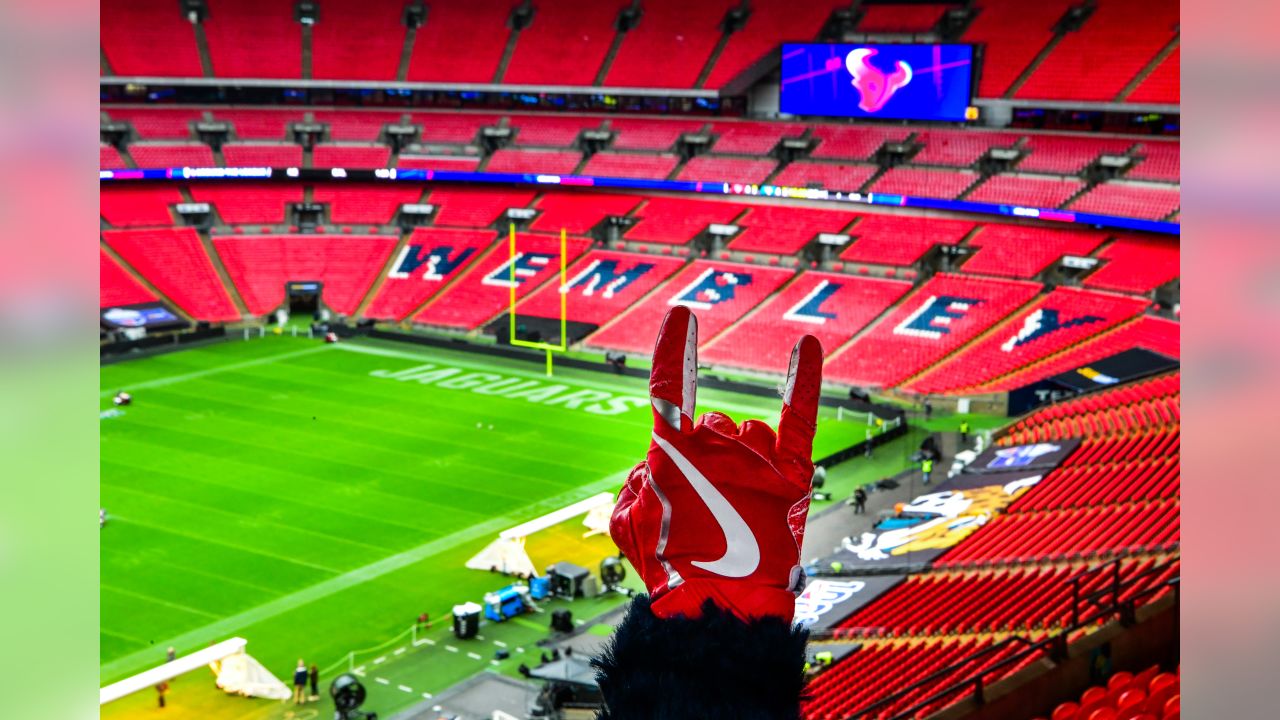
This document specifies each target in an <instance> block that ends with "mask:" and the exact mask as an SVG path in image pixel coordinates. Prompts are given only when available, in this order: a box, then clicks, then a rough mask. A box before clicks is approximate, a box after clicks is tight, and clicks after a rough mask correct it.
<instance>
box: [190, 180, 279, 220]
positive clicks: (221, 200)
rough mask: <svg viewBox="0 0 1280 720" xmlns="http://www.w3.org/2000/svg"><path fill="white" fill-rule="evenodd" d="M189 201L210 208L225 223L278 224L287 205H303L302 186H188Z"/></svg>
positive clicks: (258, 184)
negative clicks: (210, 206)
mask: <svg viewBox="0 0 1280 720" xmlns="http://www.w3.org/2000/svg"><path fill="white" fill-rule="evenodd" d="M191 198H192V199H193V200H195V201H196V202H203V203H209V204H210V205H212V206H213V207H214V209H216V210H217V211H218V216H219V217H220V218H222V222H224V223H228V224H231V225H239V224H244V223H265V224H269V225H279V224H281V223H283V222H285V220H286V219H287V213H286V211H285V207H286V205H288V204H289V203H300V202H302V186H301V185H277V184H274V183H245V184H241V183H236V184H234V185H216V184H208V185H201V184H195V185H192V186H191Z"/></svg>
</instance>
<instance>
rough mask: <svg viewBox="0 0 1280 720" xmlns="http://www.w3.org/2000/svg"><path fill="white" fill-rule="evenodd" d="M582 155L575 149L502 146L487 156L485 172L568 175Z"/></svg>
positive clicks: (576, 165) (580, 160) (579, 161)
mask: <svg viewBox="0 0 1280 720" xmlns="http://www.w3.org/2000/svg"><path fill="white" fill-rule="evenodd" d="M581 162H582V155H581V154H580V153H579V152H577V151H576V150H515V149H511V148H504V149H502V150H498V151H496V152H494V153H493V154H492V155H490V156H489V164H487V165H485V168H484V169H485V172H494V173H524V174H535V175H536V174H539V173H552V174H555V175H570V174H572V173H573V171H574V169H575V168H577V167H578V164H579V163H581Z"/></svg>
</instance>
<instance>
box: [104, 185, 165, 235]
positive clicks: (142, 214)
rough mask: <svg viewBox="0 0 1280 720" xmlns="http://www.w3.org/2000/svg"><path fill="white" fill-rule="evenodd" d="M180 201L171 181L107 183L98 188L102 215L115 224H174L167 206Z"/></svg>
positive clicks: (153, 225)
mask: <svg viewBox="0 0 1280 720" xmlns="http://www.w3.org/2000/svg"><path fill="white" fill-rule="evenodd" d="M182 201H183V200H182V193H181V192H179V190H178V188H177V187H174V186H172V185H122V186H117V185H109V186H104V187H103V188H102V189H101V190H100V191H99V192H98V204H99V209H100V211H101V213H102V218H103V219H104V220H106V221H107V222H108V223H110V224H111V225H112V226H114V227H164V226H168V225H173V224H174V220H175V218H174V216H173V215H172V214H170V212H169V208H170V207H171V206H173V205H177V204H178V203H180V202H182Z"/></svg>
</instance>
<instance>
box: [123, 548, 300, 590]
mask: <svg viewBox="0 0 1280 720" xmlns="http://www.w3.org/2000/svg"><path fill="white" fill-rule="evenodd" d="M101 552H102V554H104V555H106V556H108V557H110V556H118V557H120V558H123V559H130V560H131V559H132V555H130V554H129V553H126V552H122V551H118V550H112V549H110V548H105V547H104V548H102V549H101ZM147 564H148V565H151V566H156V567H160V568H162V569H164V570H165V571H166V572H170V573H179V572H181V573H186V574H189V575H199V576H201V577H203V578H208V579H209V580H212V581H214V582H215V583H222V584H224V585H240V586H242V587H246V588H249V589H250V590H257V591H259V592H264V593H271V594H274V593H276V592H279V591H278V590H277V589H276V588H270V587H267V586H265V585H257V584H255V583H251V582H248V581H246V580H244V579H243V578H238V577H231V576H230V575H221V574H218V573H211V572H206V571H204V570H201V569H199V568H197V567H194V566H192V565H190V564H187V565H179V564H177V563H172V562H169V561H167V560H160V559H158V558H154V557H149V558H147Z"/></svg>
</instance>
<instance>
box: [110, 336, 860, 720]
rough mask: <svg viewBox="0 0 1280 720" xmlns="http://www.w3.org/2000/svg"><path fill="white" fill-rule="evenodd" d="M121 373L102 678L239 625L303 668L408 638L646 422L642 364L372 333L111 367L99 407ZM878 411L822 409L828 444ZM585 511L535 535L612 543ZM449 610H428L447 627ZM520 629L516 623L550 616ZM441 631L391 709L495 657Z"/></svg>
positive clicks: (222, 347) (375, 690)
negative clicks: (481, 564) (464, 653)
mask: <svg viewBox="0 0 1280 720" xmlns="http://www.w3.org/2000/svg"><path fill="white" fill-rule="evenodd" d="M118 390H127V391H129V392H130V393H132V395H133V396H134V404H133V405H132V406H129V407H127V408H125V409H124V412H123V414H120V415H114V413H110V412H107V413H104V417H103V419H102V420H101V438H102V445H101V453H102V461H101V462H102V464H101V473H102V474H101V493H102V506H103V507H104V508H106V510H107V513H108V516H109V522H108V524H107V525H106V527H105V528H104V529H103V530H102V533H101V537H102V543H101V546H102V549H101V652H100V658H101V667H100V674H101V680H102V682H103V683H107V682H112V681H115V680H118V679H120V678H122V677H126V676H129V675H131V674H133V673H136V672H138V671H140V670H143V669H146V668H148V667H151V666H154V665H156V664H157V663H159V662H161V661H163V659H164V651H165V648H167V647H169V646H173V647H175V648H176V650H177V652H178V653H179V654H180V655H181V654H184V653H188V652H192V651H194V650H198V649H200V648H203V647H205V646H207V645H209V644H210V643H212V642H216V641H219V640H224V639H227V638H230V637H235V636H240V637H244V638H246V639H247V640H248V641H249V645H248V651H249V653H250V654H251V655H253V656H254V657H255V658H257V659H258V660H259V661H261V662H262V663H263V664H264V665H266V666H267V668H268V669H270V670H272V671H273V672H274V673H275V674H276V676H277V677H280V678H281V679H285V680H286V681H287V678H288V675H289V673H290V671H291V670H292V668H293V665H294V663H295V662H296V660H297V658H299V657H303V658H305V659H306V660H307V662H308V663H310V662H315V663H317V664H319V665H320V666H321V667H322V668H326V669H328V668H330V667H337V666H338V665H340V664H341V662H342V660H343V658H344V657H345V656H346V654H347V653H348V652H349V651H352V650H356V649H363V648H370V647H371V646H377V645H379V644H381V643H392V644H394V643H393V642H392V641H393V640H394V639H395V638H396V637H397V636H398V635H399V634H401V633H402V632H403V631H404V630H405V629H406V628H407V627H409V625H410V624H411V623H412V620H413V618H415V617H416V616H417V615H418V614H419V613H422V612H424V611H426V612H429V613H430V614H431V616H432V618H435V619H447V617H448V615H449V609H450V608H451V607H452V606H453V605H454V604H455V603H459V602H463V601H466V600H475V601H479V600H480V598H481V596H482V595H483V593H484V592H486V591H488V590H493V589H496V588H498V587H501V586H502V585H504V584H506V581H505V580H503V579H502V578H500V577H494V576H491V575H490V574H488V573H484V572H477V571H474V570H467V569H465V568H464V567H463V565H464V563H465V561H466V560H467V559H468V558H470V557H471V556H472V555H474V554H475V553H477V552H479V551H480V550H481V549H482V548H483V547H484V546H485V545H487V544H488V542H489V541H490V540H492V539H493V538H494V537H495V536H496V535H497V533H499V532H500V531H502V530H504V529H506V528H508V527H512V526H514V525H517V524H519V523H521V522H524V521H526V520H530V519H533V518H536V517H539V516H541V515H544V514H546V513H548V512H551V511H553V510H556V509H559V508H562V507H564V506H566V505H569V504H571V503H573V502H576V501H578V500H581V499H584V498H587V497H589V496H591V495H594V494H596V493H600V492H614V491H616V490H617V489H618V487H619V486H620V484H621V482H622V480H623V478H624V477H625V474H626V472H627V471H628V470H629V469H630V468H631V466H632V465H634V463H635V462H636V461H637V460H638V459H640V458H641V457H643V454H644V451H645V449H646V447H647V445H648V426H649V423H650V413H649V409H648V402H647V397H646V385H645V383H644V381H643V380H641V379H637V378H623V377H618V376H614V375H611V374H606V373H600V372H591V371H585V370H570V369H557V372H556V377H555V378H554V379H549V378H546V377H545V375H544V373H543V371H542V368H541V367H540V366H539V365H538V364H536V363H528V362H521V361H517V360H505V359H500V358H494V357H490V356H482V355H477V354H474V353H464V352H455V351H444V350H438V349H434V348H426V347H419V346H413V345H406V344H403V343H390V342H379V341H374V340H355V341H348V342H344V343H340V344H337V345H322V344H319V343H318V342H316V341H313V340H303V339H296V338H290V337H272V336H269V337H266V338H262V339H257V340H251V341H247V342H245V341H232V342H225V343H221V344H217V345H212V346H207V347H203V348H199V349H192V350H185V351H181V352H176V353H171V354H165V355H160V356H155V357H151V358H147V359H142V360H135V361H130V362H124V363H119V364H115V365H109V366H106V367H104V368H103V369H102V371H101V408H102V409H103V410H104V411H110V410H111V409H112V405H111V396H112V395H113V394H114V393H115V392H116V391H118ZM698 399H699V411H700V412H701V411H705V410H709V409H716V410H722V411H724V412H727V413H728V414H730V415H731V416H732V417H734V418H735V419H737V420H741V419H745V418H748V417H757V418H764V419H767V420H769V421H770V422H776V420H777V411H778V401H777V400H775V399H771V398H762V397H757V396H751V395H744V394H736V393H727V392H717V391H713V390H704V391H701V392H700V394H699V398H698ZM825 414H827V411H825V410H824V415H825ZM864 432H865V428H864V426H862V425H859V424H858V423H855V422H847V421H846V422H836V421H835V420H834V418H825V417H824V420H823V421H822V422H820V425H819V436H818V440H817V447H815V450H814V454H815V456H819V457H820V456H822V455H825V454H828V453H830V452H832V451H834V450H836V449H839V448H841V447H845V446H848V445H850V444H853V443H854V442H856V441H858V440H859V439H861V437H862V434H863V433H864ZM574 523H578V524H576V525H575V524H574ZM570 526H572V527H570ZM581 529H582V528H581V525H580V519H577V520H574V521H570V522H567V523H565V524H564V527H560V526H557V528H552V529H550V530H548V531H545V532H544V533H538V534H535V535H534V536H531V537H530V539H529V545H528V548H529V552H530V554H531V556H532V557H533V559H534V561H535V563H538V564H540V565H541V564H544V563H546V562H551V561H554V560H560V559H570V560H574V561H577V562H581V563H583V564H588V566H590V567H594V563H597V562H598V561H599V559H601V558H602V557H603V556H605V555H607V554H609V553H611V552H612V548H611V546H609V544H608V540H607V538H599V537H597V538H593V539H591V540H589V541H579V540H578V538H580V531H581ZM540 536H541V537H540ZM556 553H560V555H557V554H556ZM580 602H581V601H580ZM611 602H612V603H613V604H616V603H617V602H620V599H613V600H608V599H602V600H600V601H598V602H594V603H593V604H590V605H589V606H584V607H576V608H575V609H574V612H575V616H576V617H578V618H579V619H587V618H589V617H590V616H591V614H592V613H594V612H599V611H603V610H606V609H608V606H609V604H610V603H611ZM539 622H541V621H539ZM445 625H446V623H445V622H440V621H438V622H437V623H436V626H435V628H434V629H433V632H436V633H438V634H439V640H440V641H441V642H443V641H445V640H447V637H448V632H447V628H446V627H445ZM506 625H510V623H507V624H506ZM542 625H545V623H542ZM525 630H526V632H532V630H531V629H530V628H528V627H526V628H525ZM503 631H504V632H508V631H506V630H505V629H504V630H503ZM509 632H511V633H515V634H513V635H512V636H511V637H512V642H513V643H523V642H532V640H536V639H537V638H538V637H545V635H546V633H545V630H544V629H543V628H542V627H541V626H540V627H539V631H538V633H537V634H536V637H533V636H532V635H531V636H530V637H529V638H522V637H518V635H519V633H518V632H517V630H516V629H514V628H513V629H512V630H510V631H509ZM388 647H390V645H388ZM432 647H433V646H432ZM430 651H431V647H428V646H425V645H424V646H421V647H418V648H416V649H415V653H409V655H416V657H418V660H415V661H414V662H416V663H417V666H415V665H414V662H409V661H408V660H405V659H403V658H400V662H401V663H402V664H403V667H405V668H406V670H405V678H403V679H401V678H392V679H394V680H396V682H394V683H389V684H388V685H387V687H386V688H385V689H384V688H382V687H379V686H375V685H374V684H373V683H366V684H368V685H370V686H371V688H370V692H371V697H372V698H374V699H381V700H382V702H381V703H380V705H381V706H382V707H381V709H382V711H384V712H385V711H387V710H388V709H390V708H388V707H387V706H388V705H397V706H405V705H408V704H410V703H411V702H415V701H420V700H421V697H423V696H424V695H423V694H424V693H426V694H430V693H432V692H438V691H439V690H441V689H443V688H444V687H446V686H447V683H452V682H455V681H456V680H458V679H461V678H462V677H465V676H467V675H469V674H473V673H474V672H477V671H479V670H483V669H490V668H491V667H492V665H493V664H492V663H491V662H490V661H489V653H484V654H483V661H482V662H476V663H475V664H474V665H467V664H465V663H462V664H459V663H457V662H448V663H445V662H441V663H437V664H438V665H439V667H437V668H435V669H431V667H432V663H433V662H435V661H434V660H433V659H432V658H435V657H440V658H444V659H446V660H447V659H448V656H447V655H445V654H444V653H441V652H436V653H435V654H434V655H432V654H430ZM476 654H479V653H476ZM397 658H399V656H397ZM397 658H392V659H397ZM512 665H514V663H512ZM419 666H420V667H419ZM388 667H390V665H388ZM513 669H514V668H506V667H499V668H498V671H502V672H508V671H512V670H513ZM410 670H412V672H410ZM329 677H330V679H331V677H332V676H331V675H330V676H329ZM409 678H416V679H415V680H412V681H411V680H410V679H409ZM409 682H412V684H411V685H407V684H406V683H409ZM191 683H197V684H198V685H199V686H200V687H202V688H207V687H208V686H209V685H211V683H210V682H209V679H208V676H203V677H200V678H198V679H193V678H186V679H184V680H183V681H182V682H181V683H175V691H176V690H178V689H180V688H181V687H182V686H183V685H184V684H191ZM397 686H398V687H399V688H400V689H401V690H400V692H399V693H398V694H397V692H396V688H397ZM405 687H411V688H412V692H409V691H404V690H403V688H405ZM140 695H146V694H145V693H142V694H140ZM177 700H178V698H174V701H175V704H180V703H177V702H176V701H177ZM153 701H154V697H151V698H141V699H133V700H130V701H121V703H120V704H118V705H119V707H118V709H117V708H116V707H115V705H112V706H108V707H107V709H106V710H107V712H104V715H111V714H113V712H115V714H120V712H123V711H124V709H126V708H131V707H142V706H145V707H150V704H151V703H153ZM220 702H222V703H230V705H228V706H225V707H223V706H218V707H217V708H216V712H217V714H219V715H222V716H225V717H248V716H250V715H245V714H244V712H245V711H246V710H247V709H248V708H249V707H250V706H247V705H245V704H244V703H246V702H248V701H234V700H231V699H224V700H220ZM139 703H142V705H139ZM237 703H238V704H237ZM170 710H171V711H173V710H177V708H175V707H173V706H171V708H170ZM224 710H225V711H226V712H223V711H224ZM214 711H215V708H204V709H202V710H201V711H200V712H198V713H196V715H201V714H204V715H207V714H209V713H210V712H214ZM253 712H254V713H256V712H257V711H256V710H254V711H253ZM170 714H171V715H172V714H173V713H172V712H171V713H170ZM253 716H257V715H256V714H253ZM264 717H266V716H264Z"/></svg>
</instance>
